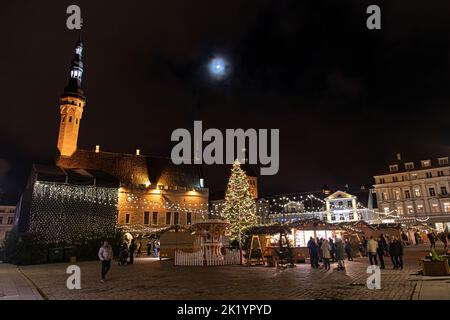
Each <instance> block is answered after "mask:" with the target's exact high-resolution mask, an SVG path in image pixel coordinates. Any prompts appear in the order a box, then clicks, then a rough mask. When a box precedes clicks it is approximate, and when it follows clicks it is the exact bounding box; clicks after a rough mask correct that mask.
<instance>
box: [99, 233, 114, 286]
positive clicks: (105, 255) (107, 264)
mask: <svg viewBox="0 0 450 320" xmlns="http://www.w3.org/2000/svg"><path fill="white" fill-rule="evenodd" d="M98 258H99V259H100V261H101V263H102V273H101V275H102V278H101V280H100V281H101V282H102V283H103V282H105V280H106V274H107V273H108V271H109V269H111V260H112V258H113V251H112V248H111V246H110V244H109V243H108V241H104V242H103V245H102V246H101V247H100V249H99V250H98Z"/></svg>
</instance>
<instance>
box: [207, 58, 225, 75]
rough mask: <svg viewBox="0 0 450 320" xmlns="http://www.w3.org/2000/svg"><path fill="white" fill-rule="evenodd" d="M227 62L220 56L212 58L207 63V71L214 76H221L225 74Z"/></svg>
mask: <svg viewBox="0 0 450 320" xmlns="http://www.w3.org/2000/svg"><path fill="white" fill-rule="evenodd" d="M226 66H227V63H226V61H225V60H224V59H222V58H214V59H212V60H211V62H210V63H209V72H210V73H211V74H212V75H213V76H216V77H222V76H224V75H225V74H226Z"/></svg>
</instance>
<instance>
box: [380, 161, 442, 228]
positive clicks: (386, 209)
mask: <svg viewBox="0 0 450 320" xmlns="http://www.w3.org/2000/svg"><path fill="white" fill-rule="evenodd" d="M397 160H398V161H397V162H396V163H392V164H390V165H389V167H388V169H389V170H388V171H387V172H386V173H383V174H379V175H375V176H374V179H375V185H374V187H375V192H376V195H377V204H378V209H379V211H380V212H381V213H384V214H386V215H387V216H393V217H395V216H397V217H400V218H404V220H405V221H411V222H416V223H417V222H419V223H428V224H429V225H430V226H432V227H434V228H436V229H438V230H443V229H444V228H445V227H446V226H448V227H449V228H450V224H448V223H449V222H450V165H449V158H448V157H441V158H437V159H425V160H421V161H415V162H413V161H401V158H400V155H397ZM406 218H411V219H406Z"/></svg>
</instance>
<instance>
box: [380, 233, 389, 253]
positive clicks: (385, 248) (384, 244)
mask: <svg viewBox="0 0 450 320" xmlns="http://www.w3.org/2000/svg"><path fill="white" fill-rule="evenodd" d="M380 240H381V242H379V243H378V246H379V247H380V246H381V248H382V249H383V251H384V255H385V256H386V257H389V247H388V242H387V241H386V237H385V236H384V235H383V234H380Z"/></svg>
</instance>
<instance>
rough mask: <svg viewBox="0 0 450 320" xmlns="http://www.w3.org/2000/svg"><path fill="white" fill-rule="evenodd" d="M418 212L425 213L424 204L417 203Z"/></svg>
mask: <svg viewBox="0 0 450 320" xmlns="http://www.w3.org/2000/svg"><path fill="white" fill-rule="evenodd" d="M417 213H423V205H421V204H418V205H417Z"/></svg>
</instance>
